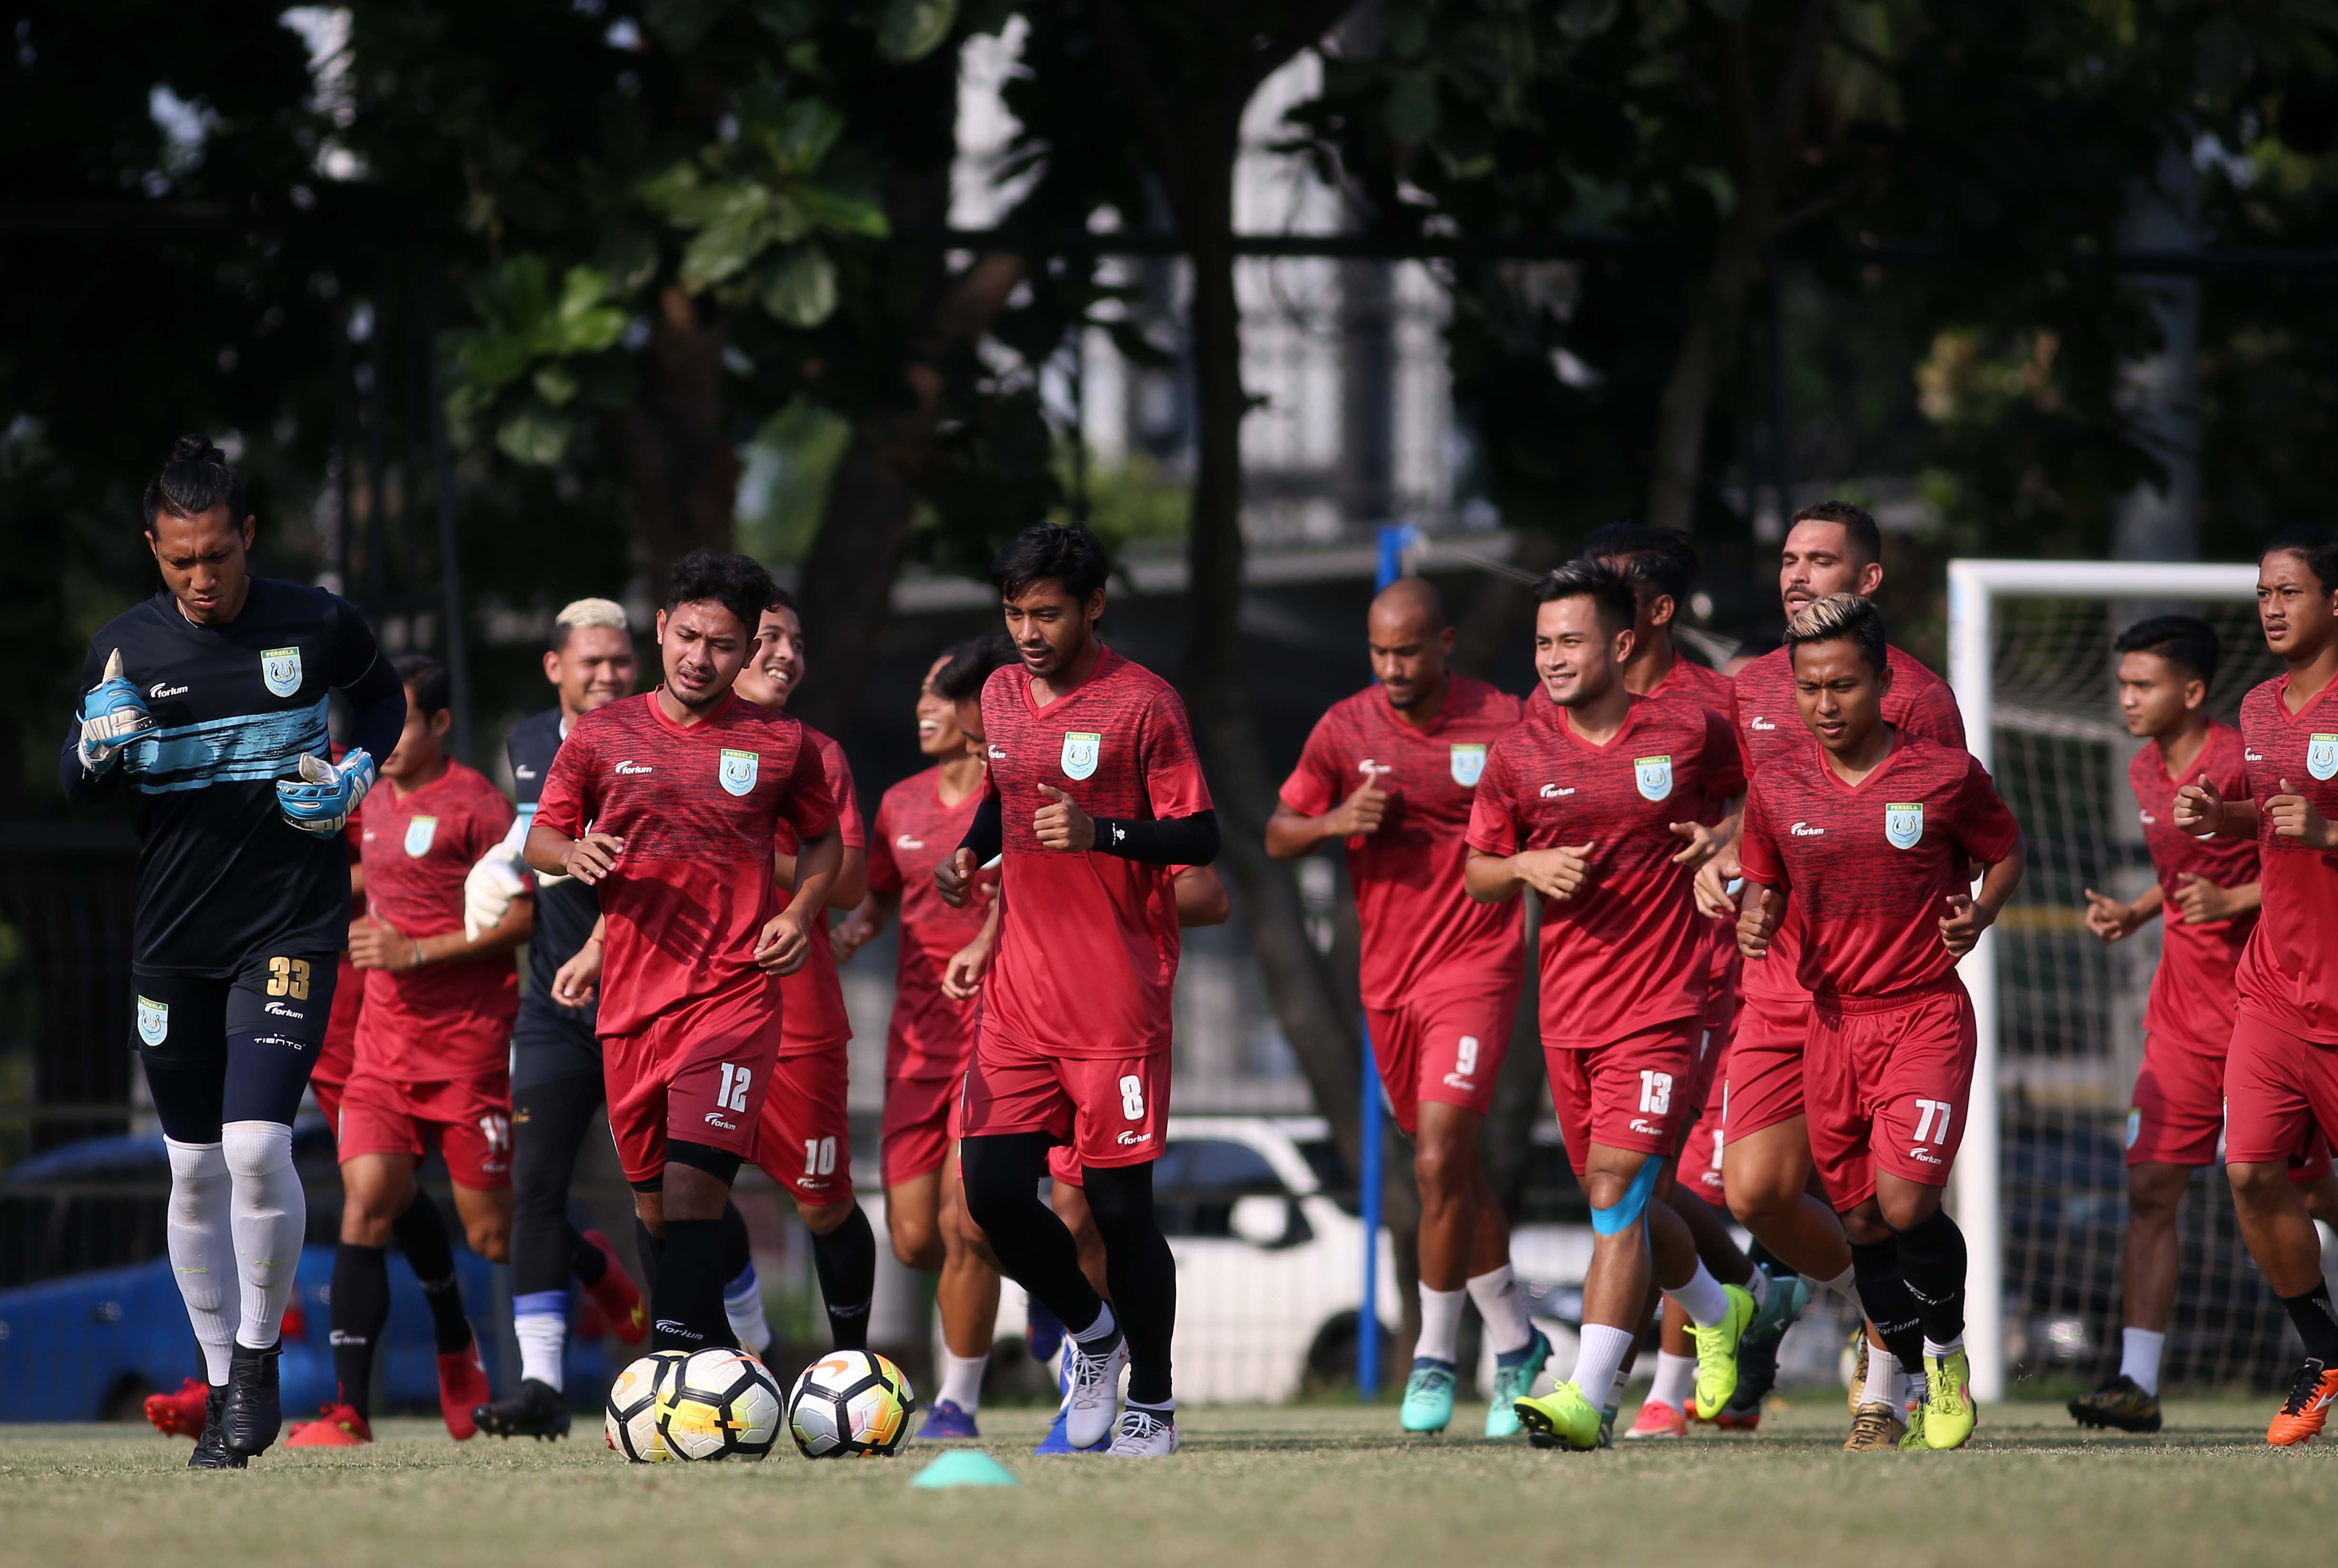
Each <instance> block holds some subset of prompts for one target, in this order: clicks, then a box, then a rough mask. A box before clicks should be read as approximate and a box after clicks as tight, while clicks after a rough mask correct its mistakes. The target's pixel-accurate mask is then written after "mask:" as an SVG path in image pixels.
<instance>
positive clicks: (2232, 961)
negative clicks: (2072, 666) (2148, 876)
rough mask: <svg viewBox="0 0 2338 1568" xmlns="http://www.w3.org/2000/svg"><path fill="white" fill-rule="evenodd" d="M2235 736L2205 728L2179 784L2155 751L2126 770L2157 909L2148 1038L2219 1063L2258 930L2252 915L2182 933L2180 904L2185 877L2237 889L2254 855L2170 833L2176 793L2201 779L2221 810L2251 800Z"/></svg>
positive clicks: (2150, 746)
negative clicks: (2238, 974) (2245, 956)
mask: <svg viewBox="0 0 2338 1568" xmlns="http://www.w3.org/2000/svg"><path fill="white" fill-rule="evenodd" d="M2242 751H2243V747H2242V744H2241V732H2240V731H2239V730H2235V729H2234V728H2233V727H2232V726H2231V725H2229V724H2216V723H2211V724H2210V725H2209V726H2208V740H2207V743H2206V744H2205V746H2203V747H2202V748H2201V749H2200V755H2199V756H2198V757H2197V758H2196V759H2195V760H2194V761H2193V763H2192V765H2191V766H2190V767H2189V768H2187V769H2185V770H2184V777H2183V778H2181V779H2177V778H2175V777H2173V776H2171V775H2170V774H2169V773H2168V771H2167V764H2166V759H2165V758H2164V757H2162V756H2161V754H2160V750H2159V742H2158V741H2156V740H2153V741H2149V742H2147V743H2146V745H2145V746H2144V748H2143V750H2140V751H2138V752H2137V753H2136V754H2135V760H2133V761H2132V762H2129V763H2128V764H2127V787H2128V788H2129V789H2133V790H2134V791H2135V804H2136V813H2137V816H2138V817H2140V818H2142V820H2143V845H2144V848H2146V850H2148V851H2150V854H2151V867H2152V869H2153V870H2154V871H2156V873H2158V876H2159V891H2160V894H2161V896H2162V897H2163V898H2164V899H2165V900H2166V902H2165V903H2164V904H2163V905H2162V906H2161V908H2160V916H2159V924H2160V927H2161V934H2160V946H2159V972H2158V973H2157V974H2156V975H2153V976H2152V977H2151V1003H2150V1005H2149V1006H2147V1007H2146V1009H2145V1010H2144V1014H2143V1027H2144V1031H2145V1033H2146V1034H2150V1035H2151V1036H2152V1037H2153V1038H2155V1039H2156V1040H2160V1041H2163V1042H2165V1043H2166V1044H2175V1045H2180V1046H2182V1047H2183V1048H2184V1049H2186V1050H2187V1051H2196V1052H2199V1053H2201V1054H2204V1055H2209V1056H2216V1057H2222V1056H2223V1055H2224V1054H2225V1047H2226V1046H2228V1045H2230V1044H2232V1040H2233V1008H2234V1005H2235V1003H2236V1001H2237V1000H2238V993H2237V991H2236V989H2235V980H2234V971H2235V969H2237V968H2238V967H2239V965H2240V959H2241V949H2242V948H2244V947H2245V946H2248V940H2249V933H2250V932H2251V931H2253V930H2254V929H2255V928H2256V924H2257V917H2256V915H2255V914H2254V912H2251V913H2249V914H2246V915H2238V916H2234V917H2233V918H2232V919H2230V920H2212V921H2209V922H2208V923H2207V924H2205V925H2202V926H2186V924H2185V923H2184V916H2183V915H2182V913H2181V912H2180V911H2179V910H2178V909H2177V908H2176V892H2177V891H2178V889H2180V888H2181V887H2183V886H2184V880H2183V879H2184V878H2185V877H2187V876H2191V877H2205V878H2206V879H2207V880H2208V881H2210V882H2213V883H2215V885H2216V886H2217V887H2246V886H2247V885H2248V884H2249V883H2251V882H2254V881H2255V880H2256V879H2257V847H2256V844H2255V842H2254V840H2252V839H2247V838H2194V837H2192V835H2191V834H2189V833H2184V832H2179V831H2177V829H2176V791H2177V790H2178V789H2182V788H2184V786H2185V785H2186V784H2192V783H2196V782H2198V781H2199V779H2200V776H2201V775H2202V774H2203V773H2205V774H2206V775H2207V776H2208V779H2209V781H2210V782H2212V783H2213V784H2215V787H2216V792H2217V793H2218V794H2219V795H2221V796H2223V797H2224V798H2225V799H2227V800H2238V799H2245V797H2246V796H2247V794H2248V792H2249V783H2248V768H2247V765H2246V764H2245V763H2244V762H2243V761H2242V760H2241V754H2242Z"/></svg>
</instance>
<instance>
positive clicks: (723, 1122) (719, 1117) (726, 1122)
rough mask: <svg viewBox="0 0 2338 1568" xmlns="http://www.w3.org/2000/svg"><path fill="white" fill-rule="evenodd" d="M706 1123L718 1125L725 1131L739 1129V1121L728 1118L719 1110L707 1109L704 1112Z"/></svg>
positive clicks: (712, 1125) (710, 1125) (711, 1125)
mask: <svg viewBox="0 0 2338 1568" xmlns="http://www.w3.org/2000/svg"><path fill="white" fill-rule="evenodd" d="M706 1124H707V1125H708V1126H709V1127H720V1128H722V1131H724V1132H737V1131H739V1123H737V1122H733V1121H732V1120H730V1119H729V1118H728V1117H726V1116H724V1115H723V1114H722V1112H720V1111H709V1112H707V1113H706Z"/></svg>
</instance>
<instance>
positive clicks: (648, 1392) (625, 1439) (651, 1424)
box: [601, 1350, 689, 1465]
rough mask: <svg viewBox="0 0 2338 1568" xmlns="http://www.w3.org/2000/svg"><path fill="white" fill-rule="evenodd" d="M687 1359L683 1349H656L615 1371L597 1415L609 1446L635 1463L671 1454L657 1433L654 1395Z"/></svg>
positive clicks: (662, 1459) (660, 1461)
mask: <svg viewBox="0 0 2338 1568" xmlns="http://www.w3.org/2000/svg"><path fill="white" fill-rule="evenodd" d="M688 1359H689V1357H688V1355H687V1354H686V1353H685V1352H683V1351H680V1350H656V1351H653V1352H651V1353H650V1354H649V1355H647V1356H644V1357H642V1358H641V1359H640V1360H638V1361H636V1362H634V1364H633V1365H632V1366H630V1367H626V1368H625V1369H624V1371H623V1372H620V1373H618V1374H617V1380H616V1381H615V1382H614V1383H612V1384H610V1385H609V1397H608V1400H607V1402H606V1403H605V1404H604V1405H603V1406H602V1416H601V1434H602V1436H604V1437H605V1438H606V1439H607V1440H608V1444H609V1446H610V1447H611V1448H613V1449H614V1450H615V1451H616V1452H618V1453H620V1454H622V1455H624V1456H625V1457H626V1458H627V1459H629V1460H631V1461H632V1462H633V1463H634V1464H636V1465H657V1464H663V1463H664V1462H665V1461H666V1460H668V1459H671V1458H673V1455H671V1454H669V1453H667V1452H666V1446H665V1440H664V1439H663V1438H662V1437H660V1436H658V1395H659V1392H660V1390H661V1386H662V1385H663V1384H664V1383H666V1382H667V1381H669V1380H670V1379H671V1378H672V1377H673V1374H674V1373H675V1372H676V1371H677V1370H679V1369H680V1367H681V1366H682V1364H683V1362H684V1361H686V1360H688Z"/></svg>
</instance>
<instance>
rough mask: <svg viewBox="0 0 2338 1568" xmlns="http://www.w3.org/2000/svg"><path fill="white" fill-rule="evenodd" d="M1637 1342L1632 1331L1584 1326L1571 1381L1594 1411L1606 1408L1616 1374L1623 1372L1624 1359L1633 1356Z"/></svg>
mask: <svg viewBox="0 0 2338 1568" xmlns="http://www.w3.org/2000/svg"><path fill="white" fill-rule="evenodd" d="M1637 1338H1639V1336H1638V1335H1636V1334H1635V1333H1633V1332H1632V1331H1631V1330H1630V1329H1629V1328H1611V1327H1610V1326H1609V1325H1607V1324H1605V1323H1586V1324H1585V1325H1584V1326H1583V1338H1582V1341H1581V1345H1582V1348H1580V1349H1579V1350H1577V1352H1576V1355H1575V1376H1574V1377H1573V1378H1571V1379H1570V1381H1571V1382H1573V1383H1574V1385H1575V1387H1576V1388H1577V1390H1578V1391H1579V1392H1580V1393H1581V1394H1582V1396H1583V1398H1584V1401H1585V1403H1586V1404H1588V1405H1589V1406H1591V1407H1592V1408H1593V1409H1594V1410H1605V1409H1606V1408H1607V1400H1608V1397H1609V1396H1611V1395H1613V1394H1614V1393H1615V1392H1616V1373H1618V1372H1620V1371H1622V1370H1623V1368H1624V1357H1626V1356H1628V1355H1630V1354H1631V1353H1632V1344H1633V1341H1634V1340H1636V1339H1637Z"/></svg>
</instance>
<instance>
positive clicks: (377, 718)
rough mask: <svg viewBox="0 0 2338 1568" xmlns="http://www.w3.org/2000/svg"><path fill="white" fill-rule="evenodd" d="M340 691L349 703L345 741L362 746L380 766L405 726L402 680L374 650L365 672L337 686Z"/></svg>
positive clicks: (378, 766)
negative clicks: (343, 684) (353, 679)
mask: <svg viewBox="0 0 2338 1568" xmlns="http://www.w3.org/2000/svg"><path fill="white" fill-rule="evenodd" d="M341 695H342V696H343V697H346V698H347V699H349V745H350V746H351V747H352V748H356V747H359V746H362V747H364V748H365V750H366V753H367V754H368V756H370V757H371V758H372V759H373V765H374V767H375V768H376V769H378V768H380V766H381V765H382V764H383V763H384V762H386V761H388V760H389V754H390V752H391V751H392V750H395V749H396V747H397V745H398V732H399V731H400V730H404V729H405V728H406V686H405V684H404V683H403V682H402V681H399V680H398V671H395V670H393V669H391V668H390V667H389V661H388V660H387V659H385V658H383V657H382V656H381V655H380V654H379V653H376V654H375V655H374V659H373V662H372V663H371V664H369V665H368V666H367V667H366V671H365V673H364V674H362V675H359V677H358V678H357V679H356V680H355V681H351V682H349V684H348V685H347V686H344V687H342V688H341Z"/></svg>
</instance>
